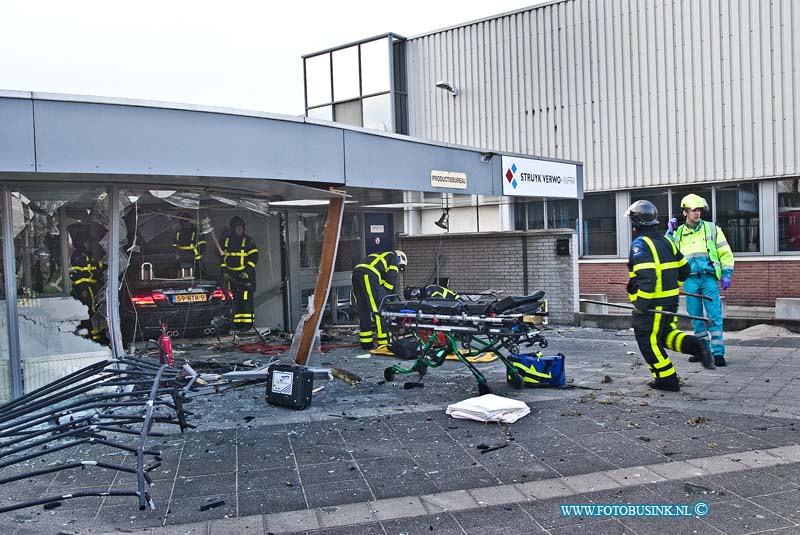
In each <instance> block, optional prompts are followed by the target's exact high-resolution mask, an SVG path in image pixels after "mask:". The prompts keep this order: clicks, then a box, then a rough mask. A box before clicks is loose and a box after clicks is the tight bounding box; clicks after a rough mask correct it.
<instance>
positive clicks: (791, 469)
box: [764, 463, 800, 486]
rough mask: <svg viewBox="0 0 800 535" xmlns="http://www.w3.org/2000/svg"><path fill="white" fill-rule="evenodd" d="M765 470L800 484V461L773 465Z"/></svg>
mask: <svg viewBox="0 0 800 535" xmlns="http://www.w3.org/2000/svg"><path fill="white" fill-rule="evenodd" d="M764 471H765V472H766V473H768V474H772V475H773V476H777V477H779V478H781V479H785V480H787V481H790V482H792V483H794V484H795V485H798V486H800V463H793V464H785V465H778V466H772V467H770V468H765V469H764Z"/></svg>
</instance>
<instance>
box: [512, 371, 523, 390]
mask: <svg viewBox="0 0 800 535" xmlns="http://www.w3.org/2000/svg"><path fill="white" fill-rule="evenodd" d="M509 380H510V381H511V387H512V388H514V389H515V390H521V389H522V387H523V386H525V381H524V380H523V379H522V376H521V375H520V374H519V373H514V374H513V375H511V376H510V379H509Z"/></svg>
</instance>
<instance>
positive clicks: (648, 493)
mask: <svg viewBox="0 0 800 535" xmlns="http://www.w3.org/2000/svg"><path fill="white" fill-rule="evenodd" d="M581 500H584V501H583V502H581V503H595V504H645V503H656V502H657V501H658V495H657V494H656V493H654V492H653V490H652V489H651V488H650V487H649V486H648V485H637V486H634V487H621V488H615V489H607V490H602V491H599V492H588V493H586V494H584V495H582V496H581ZM571 503H577V502H571Z"/></svg>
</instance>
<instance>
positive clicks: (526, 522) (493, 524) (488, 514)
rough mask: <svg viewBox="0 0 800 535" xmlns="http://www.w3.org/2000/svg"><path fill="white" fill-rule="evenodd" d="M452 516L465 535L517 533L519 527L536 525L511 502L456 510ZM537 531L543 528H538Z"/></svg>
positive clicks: (525, 527) (526, 527) (528, 527)
mask: <svg viewBox="0 0 800 535" xmlns="http://www.w3.org/2000/svg"><path fill="white" fill-rule="evenodd" d="M453 517H454V518H455V519H456V520H457V521H458V523H459V524H460V525H461V527H462V528H464V531H465V532H466V533H467V535H506V534H508V533H517V530H519V529H521V528H524V529H530V528H531V527H533V526H536V524H534V522H533V520H532V518H531V517H530V516H529V515H528V514H527V513H526V512H525V511H524V510H523V509H522V508H521V507H520V506H519V505H513V504H507V505H498V506H494V507H482V508H480V509H472V510H467V511H457V512H455V513H453ZM536 527H537V528H538V526H536ZM539 531H543V530H541V528H539Z"/></svg>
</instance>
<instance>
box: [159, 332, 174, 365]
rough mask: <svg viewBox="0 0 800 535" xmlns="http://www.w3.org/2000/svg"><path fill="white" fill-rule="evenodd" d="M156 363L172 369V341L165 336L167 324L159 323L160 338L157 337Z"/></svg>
mask: <svg viewBox="0 0 800 535" xmlns="http://www.w3.org/2000/svg"><path fill="white" fill-rule="evenodd" d="M158 363H159V364H167V365H168V366H169V367H172V340H171V339H170V337H169V335H168V334H167V324H166V323H165V322H163V321H162V322H161V336H159V337H158Z"/></svg>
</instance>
